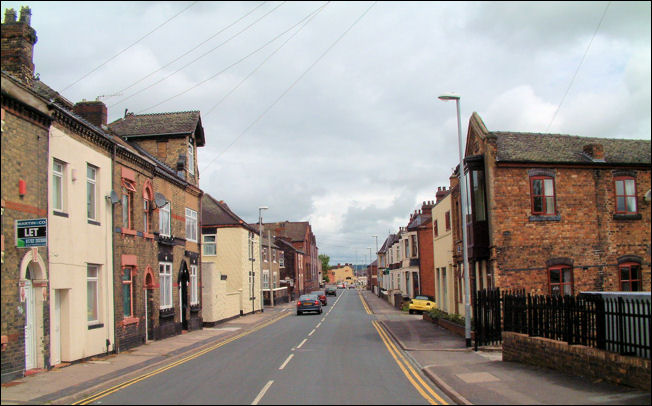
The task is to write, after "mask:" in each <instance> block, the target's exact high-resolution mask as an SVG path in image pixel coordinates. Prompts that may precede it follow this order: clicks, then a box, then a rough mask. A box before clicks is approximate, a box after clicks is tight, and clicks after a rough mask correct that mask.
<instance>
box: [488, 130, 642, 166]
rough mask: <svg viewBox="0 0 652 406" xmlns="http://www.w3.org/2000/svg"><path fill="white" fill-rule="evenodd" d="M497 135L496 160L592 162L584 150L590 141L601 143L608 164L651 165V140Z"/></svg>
mask: <svg viewBox="0 0 652 406" xmlns="http://www.w3.org/2000/svg"><path fill="white" fill-rule="evenodd" d="M489 134H490V135H493V136H495V137H496V141H497V143H496V146H497V151H496V161H497V162H542V163H543V162H547V163H569V164H580V163H584V164H585V163H587V162H592V160H591V159H590V157H588V156H587V155H585V154H583V153H582V149H583V147H584V146H585V145H587V144H602V146H603V148H604V158H605V161H606V163H607V164H630V165H631V164H647V165H649V164H650V140H627V139H612V138H594V137H578V136H574V135H563V134H540V133H521V132H502V131H495V132H489Z"/></svg>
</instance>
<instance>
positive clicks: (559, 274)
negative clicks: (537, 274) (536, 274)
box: [548, 265, 573, 295]
mask: <svg viewBox="0 0 652 406" xmlns="http://www.w3.org/2000/svg"><path fill="white" fill-rule="evenodd" d="M548 285H549V290H550V294H551V295H572V294H573V271H572V269H571V267H569V266H567V265H560V266H555V267H551V268H549V269H548Z"/></svg>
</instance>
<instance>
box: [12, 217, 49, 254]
mask: <svg viewBox="0 0 652 406" xmlns="http://www.w3.org/2000/svg"><path fill="white" fill-rule="evenodd" d="M47 245H48V219H29V220H16V247H18V248H30V247H46V246H47Z"/></svg>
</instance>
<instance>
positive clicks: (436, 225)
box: [433, 220, 439, 237]
mask: <svg viewBox="0 0 652 406" xmlns="http://www.w3.org/2000/svg"><path fill="white" fill-rule="evenodd" d="M433 227H434V229H435V237H437V236H439V221H438V220H435V222H434V225H433Z"/></svg>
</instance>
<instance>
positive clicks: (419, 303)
mask: <svg viewBox="0 0 652 406" xmlns="http://www.w3.org/2000/svg"><path fill="white" fill-rule="evenodd" d="M436 308H437V303H435V301H434V300H433V299H432V298H431V297H428V296H416V297H415V298H414V299H412V300H410V304H409V305H408V313H410V314H413V313H415V312H417V313H423V312H424V311H425V312H428V311H430V310H432V309H436Z"/></svg>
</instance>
